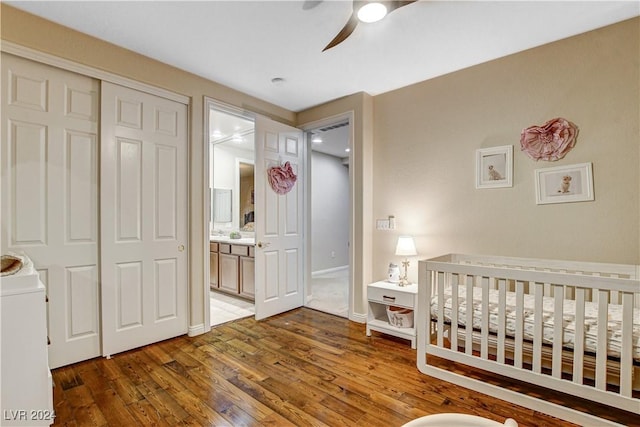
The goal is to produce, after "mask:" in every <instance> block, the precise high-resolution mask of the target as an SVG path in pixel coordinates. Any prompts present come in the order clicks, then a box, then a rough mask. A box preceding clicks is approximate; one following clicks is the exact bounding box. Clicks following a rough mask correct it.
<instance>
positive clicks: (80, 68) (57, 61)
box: [0, 40, 191, 105]
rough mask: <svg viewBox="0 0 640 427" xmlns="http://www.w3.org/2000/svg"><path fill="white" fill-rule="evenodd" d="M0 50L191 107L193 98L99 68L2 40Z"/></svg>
mask: <svg viewBox="0 0 640 427" xmlns="http://www.w3.org/2000/svg"><path fill="white" fill-rule="evenodd" d="M0 50H1V51H2V52H5V53H9V54H11V55H16V56H19V57H21V58H25V59H30V60H32V61H36V62H40V63H42V64H46V65H51V66H53V67H57V68H62V69H64V70H67V71H72V72H74V73H78V74H82V75H85V76H88V77H92V78H94V79H98V80H103V81H106V82H110V83H114V84H117V85H120V86H125V87H128V88H131V89H135V90H139V91H141V92H146V93H149V94H152V95H156V96H160V97H162V98H166V99H170V100H172V101H176V102H179V103H181V104H185V105H189V104H190V102H191V98H190V97H188V96H185V95H181V94H179V93H175V92H171V91H169V90H166V89H161V88H159V87H156V86H151V85H148V84H145V83H141V82H138V81H135V80H131V79H129V78H126V77H122V76H119V75H117V74H113V73H110V72H108V71H103V70H99V69H97V68H93V67H90V66H88V65H83V64H80V63H77V62H74V61H71V60H69V59H64V58H60V57H58V56H54V55H51V54H48V53H44V52H40V51H38V50H35V49H31V48H28V47H25V46H22V45H19V44H16V43H13V42H9V41H6V40H0Z"/></svg>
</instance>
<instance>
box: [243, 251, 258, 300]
mask: <svg viewBox="0 0 640 427" xmlns="http://www.w3.org/2000/svg"><path fill="white" fill-rule="evenodd" d="M255 293H256V263H255V258H254V247H253V246H249V256H242V257H240V295H242V296H243V297H247V298H251V299H255Z"/></svg>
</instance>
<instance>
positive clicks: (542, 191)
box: [535, 163, 594, 205]
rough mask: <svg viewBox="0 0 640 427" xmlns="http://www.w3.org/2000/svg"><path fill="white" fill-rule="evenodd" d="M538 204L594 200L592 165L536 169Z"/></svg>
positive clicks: (581, 164)
mask: <svg viewBox="0 0 640 427" xmlns="http://www.w3.org/2000/svg"><path fill="white" fill-rule="evenodd" d="M535 174H536V203H537V204H539V205H543V204H547V203H567V202H586V201H589V200H593V199H594V198H593V171H592V166H591V163H580V164H577V165H569V166H558V167H555V168H545V169H536V170H535Z"/></svg>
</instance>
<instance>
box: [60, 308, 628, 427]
mask: <svg viewBox="0 0 640 427" xmlns="http://www.w3.org/2000/svg"><path fill="white" fill-rule="evenodd" d="M53 377H54V381H55V384H56V387H55V388H54V407H55V411H56V419H55V425H58V426H60V425H69V426H129V425H131V426H133V425H156V426H175V425H191V426H209V425H211V426H244V425H273V426H293V425H295V426H307V425H313V426H323V425H329V426H352V425H353V426H356V425H357V426H385V427H387V426H400V425H402V424H404V423H406V422H408V421H409V420H411V419H414V418H418V417H421V416H423V415H427V414H433V413H442V412H461V413H468V414H475V415H480V416H483V417H487V418H492V419H495V420H498V421H501V422H502V421H504V420H505V418H509V417H510V418H514V419H516V420H517V421H518V423H519V425H520V426H539V425H545V426H571V425H572V424H570V423H566V422H563V421H560V420H557V419H555V418H552V417H549V416H546V415H544V414H541V413H538V412H535V411H532V410H529V409H525V408H521V407H515V406H513V405H510V404H508V403H506V402H504V401H501V400H498V399H494V398H492V397H489V396H486V395H482V394H479V393H475V392H472V391H470V390H467V389H464V388H461V387H458V386H455V385H452V384H449V383H446V382H442V381H439V380H436V379H433V378H431V377H428V376H425V375H423V374H421V373H420V372H419V371H418V369H417V368H416V353H415V350H411V348H410V346H409V345H408V342H407V341H403V340H400V339H395V338H393V337H388V336H386V335H382V334H377V333H374V334H373V336H372V337H366V336H365V326H364V325H362V324H358V323H354V322H350V321H348V320H347V319H344V318H341V317H337V316H331V315H329V314H325V313H322V312H318V311H314V310H310V309H305V308H302V309H297V310H294V311H291V312H288V313H284V314H281V315H279V316H275V317H272V318H270V319H267V320H264V321H260V322H256V321H255V320H253V319H252V318H247V319H241V320H237V321H234V322H231V323H227V324H224V325H221V326H218V327H216V328H215V329H213V330H212V331H211V332H209V333H207V334H204V335H200V336H197V337H193V338H190V337H187V336H182V337H178V338H175V339H172V340H168V341H164V342H160V343H157V344H153V345H150V346H146V347H142V348H140V349H137V350H132V351H129V352H126V353H122V354H118V355H115V356H113V358H112V359H104V358H97V359H92V360H89V361H85V362H81V363H77V364H74V365H71V366H67V367H64V368H60V369H56V370H54V372H53ZM614 416H615V412H614ZM630 419H631V418H630ZM618 421H619V422H623V423H625V424H628V422H625V421H628V420H625V419H619V420H618Z"/></svg>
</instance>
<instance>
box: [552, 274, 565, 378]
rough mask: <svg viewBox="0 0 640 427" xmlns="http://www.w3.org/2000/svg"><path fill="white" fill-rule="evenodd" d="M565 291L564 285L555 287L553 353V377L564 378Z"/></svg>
mask: <svg viewBox="0 0 640 427" xmlns="http://www.w3.org/2000/svg"><path fill="white" fill-rule="evenodd" d="M563 303H564V289H563V286H562V285H553V324H554V326H555V327H554V328H553V352H552V356H551V358H552V361H551V375H552V376H554V377H555V378H561V377H562V342H563V335H564V326H563V325H564V310H563Z"/></svg>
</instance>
